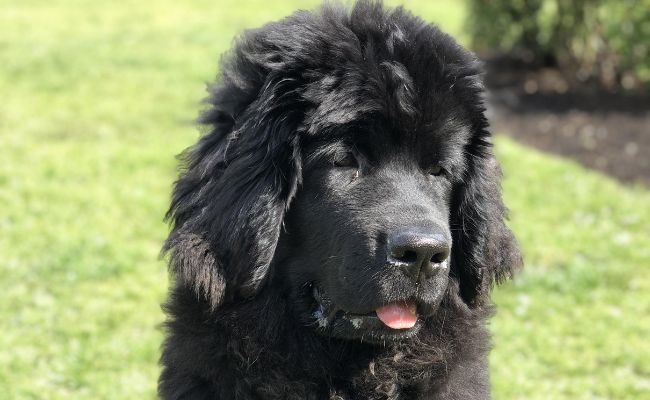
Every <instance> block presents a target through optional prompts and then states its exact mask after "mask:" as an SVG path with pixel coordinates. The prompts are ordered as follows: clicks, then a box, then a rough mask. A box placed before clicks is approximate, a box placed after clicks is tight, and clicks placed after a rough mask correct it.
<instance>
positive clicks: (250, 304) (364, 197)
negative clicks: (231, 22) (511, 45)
mask: <svg viewBox="0 0 650 400" xmlns="http://www.w3.org/2000/svg"><path fill="white" fill-rule="evenodd" d="M480 74H481V68H480V64H479V62H478V61H477V60H476V58H475V57H474V56H473V55H472V54H470V53H469V52H467V51H466V50H464V49H463V48H461V47H460V46H459V45H458V44H456V42H455V41H454V40H453V39H452V38H451V37H449V36H447V35H445V34H444V33H442V32H440V31H439V30H438V29H437V28H435V27H433V26H431V25H428V24H426V23H425V22H423V21H422V20H420V19H418V18H416V17H414V16H412V15H411V14H409V13H408V12H406V11H404V10H402V9H400V8H398V9H394V10H389V9H385V8H384V7H383V6H382V5H381V4H376V3H370V2H365V1H364V2H360V3H358V4H356V5H355V6H354V8H353V9H352V10H351V11H346V10H344V9H342V8H338V7H332V6H325V7H324V8H323V9H321V10H320V11H318V12H313V13H312V12H298V13H296V14H294V15H293V16H291V17H288V18H286V19H284V20H282V21H280V22H277V23H272V24H268V25H266V26H264V27H262V28H261V29H258V30H252V31H248V32H246V33H245V34H244V35H243V37H242V38H240V40H239V41H238V43H237V45H236V46H235V48H234V49H233V50H232V52H231V53H230V54H229V55H228V56H227V57H226V58H225V59H224V61H223V63H222V66H221V73H220V78H219V80H218V82H217V84H216V85H215V86H213V87H211V88H210V97H209V99H208V103H209V105H210V107H209V109H208V110H207V111H205V113H204V114H203V115H202V117H201V122H202V123H203V124H206V125H207V126H209V131H208V132H207V134H206V135H204V136H203V137H202V138H201V140H200V141H199V142H198V143H197V144H196V145H195V146H194V147H192V148H191V149H189V150H188V152H187V153H186V154H185V169H184V170H183V172H182V173H181V176H180V178H179V180H178V181H177V182H176V186H175V189H174V194H173V199H172V204H171V208H170V211H169V215H168V216H169V218H170V219H171V221H172V224H173V229H172V232H171V234H170V236H169V239H168V241H167V243H166V246H165V249H166V251H167V252H168V253H169V254H170V264H171V271H172V274H173V277H174V285H173V288H172V289H171V293H170V297H169V301H168V303H167V305H166V312H167V313H168V316H169V320H168V322H167V325H166V326H167V329H168V334H167V339H166V341H165V344H164V353H163V356H162V361H161V362H162V365H163V371H162V375H161V377H160V382H159V393H160V396H161V397H162V398H165V399H285V400H288V399H296V400H298V399H300V400H304V399H313V400H320V399H485V398H489V396H490V391H489V382H488V371H487V353H488V351H489V338H488V333H487V330H486V329H485V327H484V323H485V321H486V319H487V318H488V317H489V315H490V313H491V307H490V301H489V291H490V287H491V285H492V284H493V282H495V281H496V282H499V281H501V280H503V279H505V278H507V277H509V276H510V275H511V274H512V272H513V270H514V269H515V268H517V267H518V266H519V265H520V263H521V261H520V255H519V252H518V249H517V246H516V243H515V240H514V238H513V235H512V233H511V232H510V231H509V230H508V228H506V226H505V225H504V222H503V219H504V215H505V209H504V206H503V204H502V200H501V194H500V188H499V179H500V172H499V167H498V164H497V162H496V161H495V159H494V156H493V154H492V150H491V145H490V134H489V132H488V130H487V122H486V118H485V116H484V106H483V102H482V92H483V88H482V84H481V80H480Z"/></svg>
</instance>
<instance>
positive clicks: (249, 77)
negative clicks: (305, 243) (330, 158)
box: [163, 57, 302, 308]
mask: <svg viewBox="0 0 650 400" xmlns="http://www.w3.org/2000/svg"><path fill="white" fill-rule="evenodd" d="M240 59H243V57H242V58H240ZM243 62H247V61H246V60H244V61H241V62H240V64H239V65H233V66H232V67H230V66H229V65H224V66H223V72H222V76H221V80H220V83H219V85H218V86H215V87H212V88H210V92H211V95H210V97H209V98H208V99H207V102H208V103H209V104H210V108H209V109H208V110H207V111H206V112H205V113H204V114H203V115H202V116H201V118H200V122H201V123H203V124H206V125H207V126H208V127H209V129H210V130H209V131H208V133H207V134H206V135H204V136H203V137H202V138H201V139H200V140H199V142H198V143H197V144H196V145H195V146H194V147H192V148H190V149H188V150H187V151H186V152H185V153H184V155H183V161H184V170H183V171H182V172H181V175H180V178H179V179H178V181H177V182H176V184H175V187H174V191H173V196H172V203H171V207H170V210H169V212H168V214H167V217H168V219H169V220H171V223H172V231H171V233H170V235H169V238H168V239H167V242H166V244H165V247H164V249H163V250H164V251H165V252H167V253H169V255H170V267H171V270H172V273H173V275H174V276H175V278H176V279H177V280H178V281H179V283H180V284H184V285H187V286H191V287H193V288H194V290H195V291H196V292H197V294H198V295H199V296H202V297H203V298H205V299H206V300H207V301H209V303H210V304H211V306H212V307H213V308H214V307H216V306H218V305H219V304H221V303H222V302H224V301H230V300H232V299H234V298H238V297H249V296H252V295H253V294H255V293H256V292H257V291H258V290H259V289H260V287H261V286H262V284H263V283H264V281H265V278H266V277H267V275H268V269H269V265H270V263H271V260H272V258H273V255H274V252H275V247H276V244H277V241H278V236H279V234H280V228H281V226H282V220H283V217H284V214H285V211H286V210H287V208H288V206H289V203H290V201H291V199H292V198H293V196H294V194H295V192H296V190H297V187H298V185H299V184H300V180H301V160H300V149H299V140H298V134H297V132H296V130H297V126H298V125H299V122H300V120H301V118H302V116H301V114H299V113H300V110H299V107H297V106H292V107H286V105H287V104H295V100H294V99H292V98H291V96H294V95H295V88H292V87H291V85H292V80H290V79H285V78H283V79H277V80H276V79H274V77H273V76H272V75H270V74H269V75H267V76H266V77H262V78H260V76H261V75H262V74H261V72H260V71H259V70H255V69H254V68H252V67H251V65H250V63H249V64H248V65H242V64H241V63H243ZM244 83H246V84H244Z"/></svg>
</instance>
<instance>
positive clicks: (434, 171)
mask: <svg viewBox="0 0 650 400" xmlns="http://www.w3.org/2000/svg"><path fill="white" fill-rule="evenodd" d="M427 172H428V173H429V175H433V176H440V175H442V174H444V173H445V169H444V168H442V167H441V166H440V165H438V164H436V165H432V166H431V167H429V169H428V170H427Z"/></svg>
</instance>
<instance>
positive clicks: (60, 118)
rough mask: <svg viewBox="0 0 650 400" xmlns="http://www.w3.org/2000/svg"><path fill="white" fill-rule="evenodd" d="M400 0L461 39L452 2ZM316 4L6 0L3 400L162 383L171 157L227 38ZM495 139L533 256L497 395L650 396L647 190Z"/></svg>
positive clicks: (506, 338) (519, 292) (503, 297)
mask: <svg viewBox="0 0 650 400" xmlns="http://www.w3.org/2000/svg"><path fill="white" fill-rule="evenodd" d="M394 3H395V2H391V4H394ZM405 3H406V4H407V6H408V7H409V8H411V9H413V10H415V11H417V13H418V14H420V15H422V16H424V17H425V18H426V19H428V20H431V21H438V22H439V23H440V24H441V25H442V26H443V27H444V28H445V29H446V30H448V31H450V32H451V33H453V34H456V35H457V36H459V37H460V38H461V39H462V40H463V41H466V40H467V38H466V37H465V36H464V35H463V32H462V23H463V15H464V8H463V7H462V4H461V3H459V2H442V1H440V2H429V1H425V0H421V1H406V2H405ZM314 4H316V2H314V1H310V2H306V1H298V0H293V1H284V2H273V1H269V0H267V1H261V0H255V1H232V0H228V1H223V0H222V1H218V0H217V1H215V0H211V1H199V0H197V1H192V2H189V1H188V2H179V1H172V0H166V1H162V0H161V1H155V2H154V1H121V2H114V3H105V2H95V1H90V0H86V1H81V0H78V1H72V0H69V1H58V2H50V1H44V0H42V1H34V0H23V1H20V2H17V1H10V0H0V26H2V29H1V30H0V93H2V94H3V100H2V103H1V105H0V154H1V155H0V260H2V261H1V262H0V293H1V297H0V321H2V322H1V323H0V326H2V328H1V329H2V334H1V335H0V398H1V399H69V398H75V399H124V398H154V397H155V382H156V378H157V374H158V366H157V364H156V363H157V358H158V354H159V346H160V343H161V340H162V334H161V332H160V330H159V329H158V328H157V325H158V324H159V323H160V322H162V320H163V318H164V317H163V315H162V312H161V311H160V308H159V304H160V303H161V301H162V300H163V299H164V296H165V292H166V286H167V274H166V267H165V264H164V262H163V261H160V260H158V252H159V249H160V245H161V243H162V241H163V240H164V238H165V236H166V232H167V226H166V225H165V224H164V223H163V222H162V216H163V214H164V212H165V209H166V205H167V203H168V197H169V191H170V187H171V183H172V181H173V180H174V177H175V168H176V167H175V164H176V161H175V159H174V155H175V154H177V153H179V152H180V151H181V150H182V149H183V148H184V147H186V146H188V145H190V144H191V143H193V142H194V141H195V140H196V138H197V135H198V132H197V130H196V129H195V127H193V126H192V124H191V120H192V119H193V118H194V117H195V116H196V114H197V110H198V109H199V108H200V105H199V100H200V99H201V97H202V96H203V93H204V92H203V89H204V82H206V81H208V80H211V79H212V77H213V76H214V75H215V71H216V66H217V60H218V54H219V53H221V52H222V51H224V50H225V49H226V48H228V47H229V45H230V44H231V41H232V37H233V36H234V34H235V33H236V32H237V31H239V30H241V29H242V28H244V27H247V26H249V27H250V26H257V25H259V24H261V23H263V22H265V21H268V20H271V19H275V18H278V17H280V16H283V15H286V14H287V13H289V12H290V11H291V10H293V9H296V8H300V7H303V8H305V7H310V6H312V5H314ZM497 146H498V152H499V155H500V157H501V160H502V162H503V165H504V170H505V176H506V179H505V182H504V189H505V193H506V200H507V202H508V204H509V206H510V208H511V210H512V226H513V228H514V229H515V231H516V232H517V235H518V236H519V238H520V240H521V242H522V245H523V247H524V249H525V252H526V260H527V266H526V270H525V271H524V272H523V273H522V274H521V275H520V276H519V277H518V279H517V280H516V281H515V282H514V283H511V284H508V285H506V286H504V287H502V288H500V289H498V290H497V291H496V292H495V300H496V301H497V303H498V304H499V306H500V311H499V313H498V315H497V317H496V318H495V320H494V321H493V323H492V327H493V331H494V334H495V347H496V349H495V351H494V352H493V354H492V359H491V360H492V380H493V384H494V392H495V396H494V397H495V398H496V399H502V398H503V399H514V398H521V399H548V398H565V399H583V398H584V399H586V398H594V399H595V398H639V397H641V394H642V393H646V394H647V393H648V391H649V390H650V361H648V360H650V348H649V346H648V344H647V343H648V342H647V337H650V328H649V322H648V315H650V297H649V295H648V293H650V270H649V267H650V239H649V238H650V228H649V227H650V207H648V205H649V204H650V193H648V191H647V190H643V189H640V188H637V189H631V188H626V187H622V186H620V185H618V184H617V183H615V182H612V181H610V180H609V179H607V178H604V177H602V176H599V175H597V174H594V173H591V172H587V171H584V170H583V169H581V168H579V167H577V166H576V165H574V164H572V163H570V162H566V161H562V160H559V159H556V158H553V157H549V156H546V155H542V154H538V153H535V152H533V151H531V150H529V149H526V148H523V147H521V146H519V145H516V144H514V143H512V142H511V141H509V140H507V139H505V138H501V139H499V140H498V141H497Z"/></svg>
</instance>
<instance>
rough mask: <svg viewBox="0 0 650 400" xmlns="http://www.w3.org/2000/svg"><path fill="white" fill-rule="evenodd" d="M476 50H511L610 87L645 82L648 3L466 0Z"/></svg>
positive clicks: (649, 62)
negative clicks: (467, 0) (467, 1)
mask: <svg viewBox="0 0 650 400" xmlns="http://www.w3.org/2000/svg"><path fill="white" fill-rule="evenodd" d="M469 5H470V6H469V10H470V12H469V21H468V25H469V30H470V33H471V35H472V42H473V45H474V47H475V48H476V49H478V50H484V49H487V48H490V49H497V50H501V51H508V52H516V53H518V54H519V55H522V56H523V57H524V58H525V59H527V61H530V62H534V63H536V64H541V65H549V64H550V65H557V66H559V67H561V68H562V69H564V70H565V71H566V72H567V73H570V74H572V75H573V77H575V78H577V79H578V80H580V81H595V82H598V83H599V84H601V85H602V86H604V87H606V88H610V89H616V88H618V87H621V86H622V87H623V88H626V89H631V88H635V87H639V86H642V85H648V84H649V83H650V48H649V46H650V0H469Z"/></svg>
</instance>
